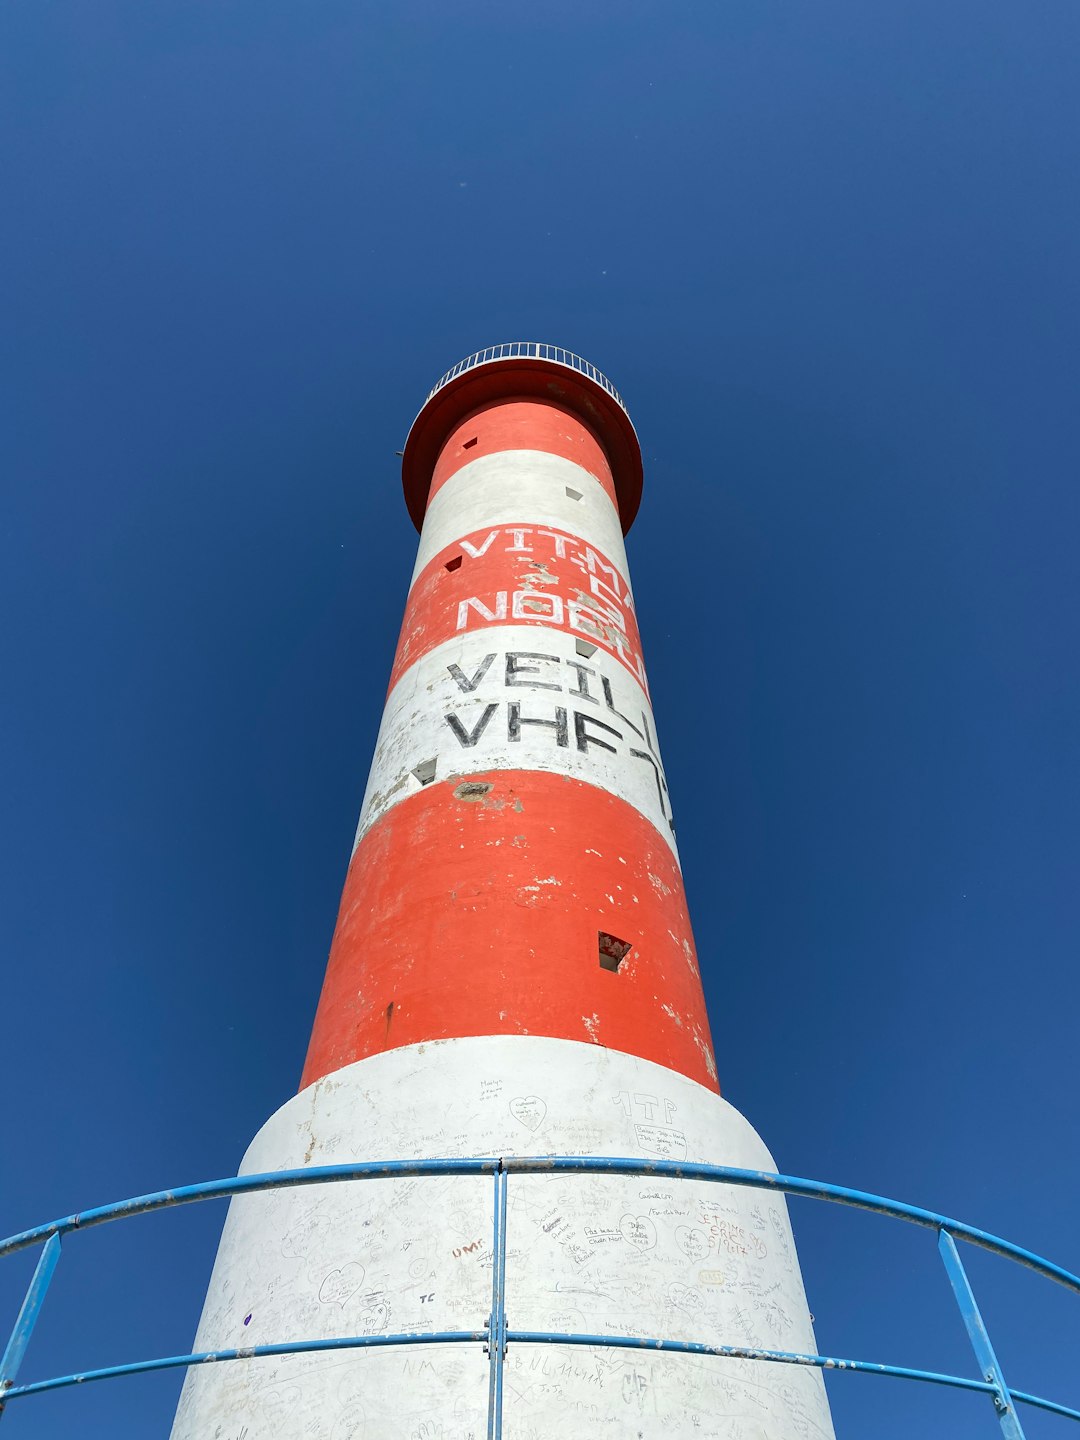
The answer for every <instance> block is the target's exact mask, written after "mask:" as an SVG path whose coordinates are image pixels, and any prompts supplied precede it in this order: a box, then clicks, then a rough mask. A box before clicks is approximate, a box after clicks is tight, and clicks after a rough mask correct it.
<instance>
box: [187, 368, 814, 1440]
mask: <svg viewBox="0 0 1080 1440" xmlns="http://www.w3.org/2000/svg"><path fill="white" fill-rule="evenodd" d="M403 478H404V486H405V498H406V502H407V504H408V507H409V512H410V514H411V515H412V517H413V519H414V521H415V522H416V524H417V526H418V528H419V529H420V547H419V553H418V556H417V560H416V566H415V569H414V572H413V579H412V585H411V588H410V591H409V598H408V602H407V605H406V610H405V620H404V624H403V626H402V630H401V638H400V641H399V644H398V650H397V655H396V658H395V661H394V667H393V673H392V675H391V680H390V688H389V692H388V695H387V699H386V706H385V710H384V714H383V721H382V727H381V730H380V733H379V739H378V743H377V746H376V751H375V758H374V761H373V764H372V767H371V774H370V778H369V781H368V787H367V793H366V794H365V796H364V802H363V807H362V810H361V815H360V824H359V828H358V831H357V837H356V844H355V847H354V850H353V855H352V860H351V862H350V865H349V871H348V876H347V879H346V881H345V890H344V894H343V897H342V901H341V909H340V913H339V916H338V924H337V929H336V932H335V935H334V941H333V945H332V948H331V953H330V961H329V966H328V969H327V973H326V979H325V983H324V985H323V991H322V997H321V999H320V1002H319V1007H318V1013H317V1015H316V1018H315V1025H314V1029H313V1032H312V1037H311V1044H310V1048H309V1050H308V1057H307V1063H306V1066H305V1069H304V1074H303V1079H302V1082H301V1090H300V1093H299V1094H298V1095H297V1096H296V1097H295V1098H294V1099H292V1100H290V1101H289V1102H288V1103H287V1104H286V1105H284V1106H283V1107H282V1108H281V1109H280V1110H279V1111H278V1112H277V1114H275V1115H274V1116H273V1117H272V1118H271V1119H270V1120H269V1121H268V1122H267V1124H266V1125H265V1126H264V1127H263V1129H262V1130H261V1131H260V1133H259V1135H258V1136H257V1137H256V1139H255V1141H254V1142H253V1144H252V1146H251V1148H250V1149H249V1151H248V1154H247V1156H246V1157H245V1160H244V1165H243V1167H242V1171H249V1172H250V1171H261V1170H274V1169H283V1168H294V1167H299V1166H304V1165H318V1164H334V1163H343V1162H350V1161H355V1160H360V1159H363V1160H368V1159H371V1160H378V1159H412V1158H434V1157H445V1156H462V1155H514V1154H523V1155H532V1154H598V1155H605V1154H606V1155H629V1156H640V1157H643V1158H650V1157H661V1158H666V1159H682V1158H685V1159H688V1160H691V1161H702V1162H706V1163H714V1164H731V1165H740V1166H746V1167H749V1168H754V1169H773V1168H774V1166H773V1162H772V1160H771V1157H770V1156H769V1154H768V1152H767V1151H766V1150H765V1147H764V1146H763V1145H762V1143H761V1141H760V1140H759V1139H758V1137H757V1135H756V1134H755V1133H754V1131H753V1130H752V1129H751V1127H750V1126H749V1125H748V1124H747V1122H746V1121H745V1120H744V1119H743V1118H742V1117H741V1116H740V1115H739V1114H738V1112H736V1111H735V1110H734V1109H733V1108H732V1107H731V1106H730V1105H728V1104H727V1102H726V1101H724V1100H722V1099H721V1098H720V1095H719V1093H718V1087H717V1081H716V1068H715V1065H714V1062H713V1054H712V1045H711V1040H710V1035H709V1024H708V1017H707V1015H706V1010H705V1002H704V996H703V994H702V988H701V980H700V976H699V973H698V965H697V958H696V954H695V949H694V941H693V935H692V933H691V928H690V921H689V917H688V915H687V909H686V900H685V896H684V893H683V885H682V877H681V872H680V868H679V860H678V852H677V850H676V846H675V833H674V827H673V824H672V811H671V801H670V797H669V794H668V788H667V781H666V779H665V775H664V768H663V764H662V761H661V759H660V754H659V750H658V747H657V738H656V726H655V723H654V721H653V715H652V709H651V705H650V700H649V691H648V683H647V679H646V674H645V666H644V663H643V659H642V654H641V643H640V637H639V635H638V628H637V623H636V620H635V613H634V601H633V596H632V592H631V589H630V583H629V575H628V571H627V564H626V555H625V551H624V548H623V534H624V533H625V531H626V530H628V529H629V526H630V524H631V522H632V521H633V519H634V516H635V514H636V512H637V508H638V502H639V499H640V494H641V456H640V450H639V447H638V443H637V438H636V435H635V433H634V428H633V425H632V424H631V422H630V419H629V416H628V414H627V412H626V409H625V407H624V406H623V404H622V401H621V399H620V398H619V396H618V393H617V392H616V391H615V390H614V388H613V387H612V386H611V385H610V383H609V382H608V381H607V380H606V379H605V378H604V377H603V376H602V375H601V374H600V373H599V372H598V371H597V370H596V369H595V368H594V367H592V366H591V365H588V364H586V363H585V362H583V361H581V360H579V359H578V358H577V357H576V356H572V355H570V354H569V353H568V352H566V351H563V350H558V349H556V348H554V347H548V346H537V345H532V344H529V345H524V344H522V345H512V346H500V347H496V348H495V349H493V350H489V351H485V352H482V353H481V354H480V355H477V356H473V357H471V358H470V359H469V360H468V361H465V362H463V363H462V364H461V365H458V366H456V367H455V368H454V370H452V371H450V373H449V374H448V375H447V376H445V377H444V378H443V380H441V381H440V382H439V384H438V385H437V386H436V387H435V389H434V390H433V391H432V392H431V394H430V395H429V397H428V399H427V402H426V404H425V405H424V408H423V409H422V410H421V412H420V414H419V416H418V417H417V419H416V421H415V423H414V424H413V427H412V430H411V431H410V434H409V438H408V442H407V444H406V447H405V454H404V461H403ZM510 1201H511V1209H510V1216H509V1232H508V1233H509V1250H508V1273H507V1296H508V1299H507V1304H508V1309H509V1312H510V1315H511V1320H512V1324H513V1327H514V1328H515V1329H531V1330H544V1331H559V1332H565V1331H577V1332H579V1333H582V1332H583V1333H590V1334H600V1333H605V1332H607V1333H612V1334H614V1333H624V1334H625V1333H631V1334H642V1335H651V1336H655V1337H666V1338H672V1339H688V1340H700V1341H704V1342H707V1343H708V1342H712V1343H727V1344H734V1345H746V1346H754V1347H763V1348H773V1349H783V1350H800V1351H813V1350H814V1348H815V1347H814V1339H813V1333H812V1329H811V1324H810V1316H809V1312H808V1309H807V1305H806V1300H805V1296H804V1294H803V1289H802V1282H801V1278H800V1275H799V1269H798V1262H797V1260H796V1257H795V1251H794V1245H793V1242H792V1239H791V1233H790V1228H789V1225H788V1219H787V1212H786V1208H785V1206H784V1203H783V1200H782V1198H781V1197H779V1196H776V1195H771V1194H769V1195H763V1194H762V1193H760V1192H756V1191H748V1190H734V1189H722V1190H721V1189H718V1188H717V1187H716V1186H710V1185H707V1184H706V1185H702V1184H698V1185H694V1184H693V1183H691V1182H661V1183H654V1182H646V1181H642V1180H640V1179H636V1178H635V1179H630V1178H627V1177H613V1176H605V1177H599V1176H587V1177H580V1176H565V1175H547V1176H541V1175H530V1176H519V1177H515V1179H514V1180H513V1182H512V1185H511V1191H510ZM490 1204H491V1197H490V1184H489V1182H488V1181H487V1180H485V1179H483V1178H480V1177H466V1178H462V1177H438V1178H435V1179H431V1178H427V1179H423V1180H416V1179H404V1180H403V1179H395V1180H379V1181H365V1182H362V1183H361V1184H351V1185H336V1186H320V1187H318V1188H312V1189H301V1190H286V1191H281V1192H276V1193H273V1194H259V1195H252V1196H246V1197H243V1198H238V1199H237V1200H234V1201H233V1203H232V1206H231V1209H230V1213H229V1218H228V1221H227V1223H226V1227H225V1232H224V1234H223V1237H222V1241H221V1246H220V1249H219V1252H218V1258H217V1263H216V1265H215V1269H214V1274H213V1277H212V1280H211V1284H210V1289H209V1293H208V1296H207V1301H206V1305H205V1308H204V1311H203V1318H202V1322H201V1325H200V1328H199V1334H198V1337H197V1340H196V1349H199V1350H211V1349H218V1348H223V1347H230V1346H237V1345H243V1346H246V1345H259V1344H268V1343H273V1342H276V1341H282V1340H293V1339H301V1338H305V1339H316V1338H318V1339H321V1338H326V1337H333V1336H339V1335H342V1336H343V1335H356V1334H365V1333H375V1332H380V1331H381V1332H388V1333H391V1332H396V1333H400V1332H411V1331H428V1332H438V1331H449V1330H472V1329H476V1328H477V1327H478V1326H479V1325H480V1324H482V1322H483V1319H484V1318H485V1317H486V1315H487V1311H488V1308H489V1301H490V1278H491V1260H492V1255H491V1239H490V1218H489V1215H490ZM506 1367H507V1368H506V1419H505V1432H504V1433H506V1434H507V1435H508V1436H513V1437H515V1440H517V1437H533V1436H535V1437H541V1436H544V1437H548V1436H551V1435H553V1434H555V1433H556V1426H567V1425H568V1426H569V1427H570V1433H572V1434H574V1435H578V1434H580V1435H586V1434H588V1435H593V1434H595V1435H597V1436H612V1437H614V1436H622V1435H657V1434H659V1433H660V1430H659V1428H658V1427H659V1426H660V1425H661V1424H662V1425H663V1427H664V1434H665V1437H666V1440H670V1437H674V1436H683V1435H685V1436H694V1437H705V1436H710V1435H714V1436H736V1435H738V1436H740V1437H745V1440H765V1437H768V1440H774V1437H775V1440H780V1437H784V1440H787V1437H795V1436H798V1437H800V1440H817V1437H823V1440H830V1437H831V1435H832V1430H831V1424H830V1421H829V1415H828V1409H827V1406H826V1402H825V1396H824V1389H823V1386H822V1383H821V1378H820V1375H819V1374H818V1373H817V1372H816V1371H810V1370H805V1369H801V1368H798V1367H790V1366H778V1365H769V1364H762V1363H755V1362H748V1361H735V1360H717V1359H713V1358H709V1359H703V1358H697V1357H689V1356H677V1355H656V1354H654V1353H651V1352H641V1353H638V1352H627V1351H618V1350H604V1349H599V1348H598V1349H596V1350H587V1349H577V1350H573V1351H571V1350H569V1349H565V1350H560V1349H559V1348H558V1347H539V1346H536V1347H529V1346H526V1345H519V1346H515V1347H513V1348H512V1350H511V1352H510V1353H509V1354H508V1356H507V1361H506ZM486 1387H487V1372H486V1368H485V1366H484V1364H483V1363H481V1362H480V1361H479V1360H478V1359H477V1357H476V1354H475V1353H474V1351H473V1349H466V1348H465V1347H461V1346H425V1347H422V1348H410V1349H397V1350H394V1349H386V1350H373V1351H366V1352H363V1353H359V1352H333V1353H325V1352H324V1353H319V1354H308V1355H303V1356H289V1357H282V1358H272V1359H270V1358H261V1359H257V1360H252V1361H247V1362H235V1363H232V1364H229V1365H221V1366H213V1367H203V1368H201V1369H197V1370H193V1371H192V1372H191V1374H190V1375H189V1378H188V1380H187V1382H186V1384H185V1387H184V1393H183V1396H182V1398H181V1403H180V1408H179V1410H178V1412H177V1419H176V1424H175V1427H174V1430H173V1436H174V1440H196V1437H197V1440H206V1437H211V1436H217V1437H222V1440H233V1437H238V1436H240V1435H247V1436H248V1437H250V1440H256V1437H258V1440H262V1437H263V1436H264V1435H266V1436H278V1435H282V1436H286V1435H287V1436H291V1435H297V1436H301V1435H303V1436H305V1437H326V1440H353V1437H361V1436H370V1437H379V1440H382V1437H390V1436H402V1437H408V1440H435V1437H436V1436H438V1437H442V1440H466V1437H470V1436H479V1435H482V1434H483V1433H485V1414H486V1404H487V1389H486ZM245 1426H246V1427H247V1429H246V1430H245V1428H244V1427H245Z"/></svg>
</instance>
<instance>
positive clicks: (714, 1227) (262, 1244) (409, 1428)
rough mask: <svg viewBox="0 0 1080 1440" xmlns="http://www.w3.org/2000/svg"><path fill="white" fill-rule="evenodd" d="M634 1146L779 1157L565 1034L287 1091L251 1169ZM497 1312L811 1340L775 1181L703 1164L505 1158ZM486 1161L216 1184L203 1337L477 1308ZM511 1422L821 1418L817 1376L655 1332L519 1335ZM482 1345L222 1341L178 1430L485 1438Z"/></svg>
mask: <svg viewBox="0 0 1080 1440" xmlns="http://www.w3.org/2000/svg"><path fill="white" fill-rule="evenodd" d="M551 1153H569V1154H599V1155H627V1156H639V1157H642V1158H664V1159H686V1160H689V1161H701V1162H705V1163H712V1164H729V1165H738V1166H745V1167H747V1168H753V1169H767V1170H772V1169H774V1168H775V1167H774V1165H773V1161H772V1159H771V1157H770V1156H769V1154H768V1152H767V1151H766V1149H765V1147H764V1145H763V1144H762V1143H761V1141H760V1140H759V1139H758V1137H757V1136H756V1135H755V1133H754V1131H753V1130H752V1129H751V1127H750V1126H749V1125H748V1124H747V1122H746V1121H745V1120H744V1119H743V1118H742V1117H741V1116H740V1115H739V1114H738V1113H737V1111H735V1110H734V1109H733V1108H732V1107H731V1106H730V1105H728V1104H727V1103H726V1101H724V1100H721V1099H720V1098H719V1097H718V1096H717V1095H715V1094H713V1093H711V1092H710V1091H708V1090H706V1089H705V1088H703V1087H702V1086H700V1085H697V1084H695V1083H693V1082H692V1081H690V1080H687V1079H686V1078H684V1077H683V1076H681V1075H679V1074H677V1073H674V1072H672V1071H670V1070H668V1069H666V1068H664V1067H662V1066H657V1065H653V1064H650V1063H649V1062H648V1061H644V1060H641V1059H638V1058H636V1057H634V1056H630V1055H625V1054H621V1053H619V1052H617V1051H614V1050H605V1049H601V1048H598V1047H595V1046H590V1045H584V1044H575V1043H573V1042H571V1041H566V1040H548V1039H540V1038H534V1037H524V1036H512V1037H506V1038H497V1037H486V1038H476V1039H464V1040H452V1041H446V1042H443V1043H438V1044H434V1045H418V1046H414V1047H410V1048H408V1049H404V1050H397V1051H394V1052H391V1053H387V1054H383V1055H380V1056H378V1057H376V1058H374V1059H371V1060H366V1061H363V1062H362V1063H360V1064H357V1065H354V1066H350V1067H349V1068H347V1069H345V1070H342V1071H339V1072H338V1073H337V1074H335V1075H332V1076H329V1077H327V1079H325V1080H323V1081H321V1082H320V1083H319V1084H317V1085H313V1086H312V1087H310V1088H309V1089H306V1090H304V1091H302V1092H301V1093H300V1094H299V1095H298V1096H296V1097H295V1098H294V1099H293V1100H291V1101H290V1102H289V1103H288V1104H287V1105H285V1106H284V1107H283V1108H282V1109H281V1110H280V1111H279V1112H278V1113H277V1115H275V1116H274V1117H273V1118H272V1119H271V1120H270V1121H269V1122H268V1123H267V1125H266V1126H264V1128H263V1130H262V1131H261V1132H260V1134H259V1136H258V1138H257V1139H256V1141H255V1142H254V1144H253V1145H252V1147H251V1149H250V1150H249V1152H248V1154H247V1156H246V1158H245V1160H244V1165H243V1167H242V1168H243V1171H244V1172H248V1173H250V1172H253V1171H260V1170H274V1169H283V1168H286V1167H289V1166H300V1165H304V1164H312V1165H317V1164H333V1163H335V1162H340V1161H343V1160H351V1159H354V1158H358V1157H361V1156H365V1157H371V1158H383V1157H385V1158H388V1159H389V1158H409V1157H413V1156H430V1155H443V1156H455V1155H469V1154H493V1155H500V1154H502V1155H544V1154H551ZM509 1183H510V1192H509V1195H510V1207H509V1217H508V1225H509V1239H508V1266H507V1311H508V1315H509V1318H510V1323H511V1325H512V1326H513V1327H514V1328H516V1329H528V1330H556V1331H567V1330H573V1331H578V1332H592V1333H599V1334H603V1333H609V1334H618V1333H623V1334H632V1335H642V1336H652V1337H661V1338H667V1339H679V1340H698V1341H703V1342H705V1343H724V1344H732V1345H746V1346H752V1347H768V1348H775V1349H787V1350H800V1351H810V1352H813V1351H815V1350H816V1344H815V1341H814V1335H813V1329H812V1325H811V1321H810V1316H809V1313H808V1310H807V1305H806V1298H805V1295H804V1293H803V1287H802V1281H801V1278H800V1274H799V1266H798V1260H797V1257H796V1254H795V1247H794V1243H793V1240H792V1237H791V1230H790V1226H789V1223H788V1217H787V1210H786V1207H785V1204H784V1200H783V1197H782V1196H780V1195H777V1194H773V1193H762V1192H757V1191H752V1190H742V1189H736V1188H731V1187H724V1186H717V1185H711V1184H707V1183H704V1182H676V1181H670V1180H657V1181H651V1180H648V1179H637V1178H633V1179H631V1178H627V1177H618V1176H611V1177H609V1176H594V1175H589V1176H574V1175H556V1176H552V1175H535V1176H521V1177H511V1179H510V1182H509ZM491 1256H492V1250H491V1182H490V1180H488V1179H487V1178H475V1177H457V1178H444V1177H439V1178H437V1179H427V1180H415V1179H414V1180H388V1181H382V1180H380V1181H365V1182H362V1183H359V1184H355V1185H347V1186H346V1185H341V1186H326V1187H319V1188H317V1189H311V1190H303V1191H299V1190H292V1191H283V1192H278V1193H277V1194H259V1195H251V1196H245V1197H241V1198H238V1199H237V1200H234V1201H233V1202H232V1205H231V1207H230V1211H229V1217H228V1221H227V1223H226V1227H225V1232H224V1235H223V1237H222V1241H221V1247H220V1249H219V1252H218V1258H217V1263H216V1265H215V1268H214V1274H213V1278H212V1280H211V1284H210V1289H209V1293H208V1296H207V1301H206V1307H205V1309H204V1312H203V1318H202V1321H201V1323H200V1326H199V1333H198V1337H197V1340H196V1348H197V1349H215V1348H219V1347H224V1346H233V1345H257V1344H263V1343H269V1342H272V1341H277V1340H283V1339H290V1338H314V1337H319V1338H322V1337H329V1336H336V1335H356V1334H367V1333H381V1332H385V1331H398V1332H400V1331H413V1330H421V1331H423V1330H427V1331H438V1330H458V1329H460V1330H473V1329H477V1328H482V1326H483V1323H484V1321H485V1320H486V1319H487V1317H488V1312H489V1309H490V1299H491ZM506 1366H507V1369H506V1414H505V1433H506V1435H507V1436H508V1437H513V1440H550V1437H551V1436H553V1435H556V1434H559V1433H562V1434H566V1435H570V1436H577V1435H586V1434H587V1435H590V1436H597V1437H610V1440H622V1437H625V1436H635V1435H637V1434H639V1433H640V1434H644V1435H647V1436H659V1435H664V1436H665V1437H667V1440H683V1437H685V1440H690V1437H693V1440H706V1437H715V1440H719V1437H723V1440H731V1437H732V1436H736V1435H738V1436H742V1437H746V1440H750V1437H753V1440H763V1437H768V1440H794V1437H799V1440H831V1437H832V1428H831V1424H830V1421H829V1416H828V1410H827V1406H826V1402H825V1395H824V1388H823V1385H822V1380H821V1376H820V1374H818V1373H817V1372H816V1371H809V1370H803V1369H799V1368H794V1367H788V1366H776V1365H769V1364H766V1363H761V1362H749V1361H738V1360H726V1359H715V1358H698V1357H693V1358H691V1357H683V1356H678V1355H670V1354H668V1355H665V1354H658V1353H656V1352H636V1351H635V1352H628V1351H617V1350H602V1349H580V1350H572V1349H568V1348H559V1347H541V1346H528V1345H517V1346H512V1347H511V1349H510V1351H509V1353H508V1356H507V1360H506ZM486 1385H487V1361H486V1359H485V1358H484V1357H483V1354H482V1352H481V1350H480V1348H479V1347H475V1348H470V1347H461V1346H458V1347H449V1346H447V1347H440V1348H433V1349H432V1350H427V1349H422V1350H419V1349H415V1348H413V1349H408V1350H397V1351H373V1352H368V1353H365V1354H344V1353H337V1354H334V1355H332V1356H328V1355H326V1354H323V1355H312V1356H303V1357H288V1358H266V1359H259V1360H251V1361H240V1362H237V1363H234V1364H229V1365H221V1366H214V1367H209V1368H203V1369H201V1370H196V1371H193V1372H192V1373H191V1374H190V1375H189V1377H188V1379H187V1381H186V1383H185V1386H184V1392H183V1396H182V1399H181V1403H180V1408H179V1411H178V1414H177V1420H176V1425H175V1427H174V1430H173V1440H207V1437H213V1436H218V1437H221V1440H237V1437H239V1436H242V1435H245V1434H246V1435H247V1436H249V1437H255V1436H267V1437H273V1436H293V1435H296V1436H305V1437H308V1440H387V1437H397V1436H400V1437H402V1440H420V1437H424V1440H428V1437H435V1436H440V1437H442V1440H480V1437H481V1436H482V1435H483V1434H484V1433H485V1405H486Z"/></svg>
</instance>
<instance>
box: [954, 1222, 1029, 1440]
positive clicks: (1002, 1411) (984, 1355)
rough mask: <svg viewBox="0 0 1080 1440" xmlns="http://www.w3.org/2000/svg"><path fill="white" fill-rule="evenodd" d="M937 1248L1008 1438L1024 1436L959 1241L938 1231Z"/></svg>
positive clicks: (1019, 1439)
mask: <svg viewBox="0 0 1080 1440" xmlns="http://www.w3.org/2000/svg"><path fill="white" fill-rule="evenodd" d="M938 1251H939V1253H940V1255H941V1259H942V1261H943V1262H944V1265H945V1273H946V1274H947V1275H948V1277H949V1283H950V1284H951V1285H952V1288H953V1294H954V1295H955V1296H956V1303H957V1305H958V1306H959V1307H960V1314H961V1315H962V1316H963V1319H964V1326H965V1328H966V1330H967V1332H968V1339H969V1340H970V1341H971V1348H972V1349H973V1350H974V1351H975V1359H976V1360H977V1361H978V1362H979V1369H980V1370H981V1371H982V1378H983V1379H984V1380H986V1381H988V1382H989V1383H990V1384H991V1385H993V1387H994V1395H993V1401H994V1409H995V1410H996V1411H997V1414H998V1420H999V1421H1000V1422H1001V1429H1002V1433H1003V1434H1004V1436H1005V1440H1024V1430H1023V1427H1022V1425H1021V1424H1020V1417H1019V1416H1018V1415H1017V1413H1016V1406H1015V1405H1014V1404H1013V1398H1012V1395H1011V1394H1010V1393H1009V1387H1008V1385H1006V1383H1005V1377H1004V1375H1002V1373H1001V1366H1000V1365H999V1364H998V1359H997V1356H996V1355H995V1354H994V1347H993V1345H992V1344H991V1343H990V1335H989V1332H988V1331H987V1328H986V1323H985V1321H984V1320H983V1318H982V1314H981V1312H980V1310H979V1306H978V1302H977V1301H976V1299H975V1292H974V1291H973V1290H972V1288H971V1282H970V1281H969V1280H968V1277H967V1271H966V1270H965V1269H964V1262H963V1261H962V1260H961V1259H960V1252H959V1251H958V1250H957V1248H956V1241H955V1240H954V1239H953V1237H952V1236H951V1235H950V1234H949V1232H948V1231H947V1230H939V1231H938Z"/></svg>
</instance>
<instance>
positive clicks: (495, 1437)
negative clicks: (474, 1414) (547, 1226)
mask: <svg viewBox="0 0 1080 1440" xmlns="http://www.w3.org/2000/svg"><path fill="white" fill-rule="evenodd" d="M494 1180H495V1195H494V1204H493V1206H492V1212H493V1222H492V1247H491V1316H490V1318H489V1319H488V1324H487V1332H488V1423H487V1433H488V1440H502V1405H503V1360H504V1359H505V1357H506V1171H505V1170H504V1169H503V1162H502V1161H501V1160H500V1161H499V1163H498V1166H497V1167H496V1170H495V1175H494Z"/></svg>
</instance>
